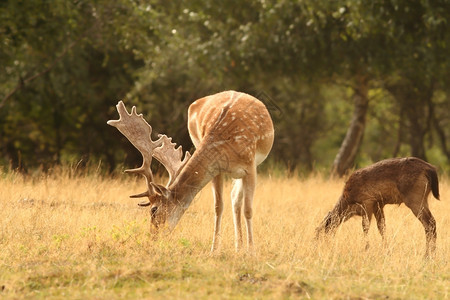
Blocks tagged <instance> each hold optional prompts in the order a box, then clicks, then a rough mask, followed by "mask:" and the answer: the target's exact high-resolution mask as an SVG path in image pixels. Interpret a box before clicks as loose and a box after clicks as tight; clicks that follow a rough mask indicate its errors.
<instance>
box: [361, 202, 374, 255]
mask: <svg viewBox="0 0 450 300" xmlns="http://www.w3.org/2000/svg"><path fill="white" fill-rule="evenodd" d="M362 209H363V212H362V228H363V232H364V239H365V240H366V250H367V249H369V236H368V233H369V228H370V220H371V219H372V214H373V205H363V207H362Z"/></svg>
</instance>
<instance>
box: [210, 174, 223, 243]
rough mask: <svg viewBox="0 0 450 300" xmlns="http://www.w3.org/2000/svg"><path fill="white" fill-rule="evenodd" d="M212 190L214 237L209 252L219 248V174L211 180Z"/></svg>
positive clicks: (220, 188) (220, 201)
mask: <svg viewBox="0 0 450 300" xmlns="http://www.w3.org/2000/svg"><path fill="white" fill-rule="evenodd" d="M212 190H213V196H214V211H215V213H216V214H215V218H214V237H213V243H212V246H211V252H213V251H214V250H217V249H218V248H219V246H220V224H221V221H222V213H223V197H222V195H223V177H222V175H221V174H219V175H217V176H216V177H214V179H213V180H212Z"/></svg>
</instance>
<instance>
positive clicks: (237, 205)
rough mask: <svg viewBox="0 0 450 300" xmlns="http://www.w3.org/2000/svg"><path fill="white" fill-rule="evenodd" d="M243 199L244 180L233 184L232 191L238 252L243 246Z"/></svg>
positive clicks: (238, 180)
mask: <svg viewBox="0 0 450 300" xmlns="http://www.w3.org/2000/svg"><path fill="white" fill-rule="evenodd" d="M242 198H243V188H242V179H235V180H234V183H233V189H232V190H231V202H232V206H233V221H234V233H235V245H236V251H237V250H239V249H240V248H241V246H242V224H241V211H242Z"/></svg>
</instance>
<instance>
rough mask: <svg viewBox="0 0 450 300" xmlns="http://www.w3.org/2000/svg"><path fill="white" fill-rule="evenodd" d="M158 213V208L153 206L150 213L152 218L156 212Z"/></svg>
mask: <svg viewBox="0 0 450 300" xmlns="http://www.w3.org/2000/svg"><path fill="white" fill-rule="evenodd" d="M157 211H158V206H153V207H152V209H151V211H150V213H151V214H152V217H154V216H155V215H156V212H157Z"/></svg>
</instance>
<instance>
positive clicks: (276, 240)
mask: <svg viewBox="0 0 450 300" xmlns="http://www.w3.org/2000/svg"><path fill="white" fill-rule="evenodd" d="M343 184H344V182H343V181H342V180H330V179H326V178H322V177H321V176H311V177H309V178H306V179H299V178H297V177H293V178H287V177H273V178H271V177H270V176H269V177H268V176H260V177H259V181H258V186H257V191H256V195H255V201H254V221H253V222H254V235H255V237H254V238H255V244H256V251H255V253H253V254H250V253H247V252H246V251H242V252H240V253H235V251H234V229H233V222H232V215H231V209H230V206H231V205H230V200H229V192H230V183H229V182H228V183H227V184H226V187H225V194H226V200H225V212H224V218H223V227H222V246H221V250H220V251H219V253H216V254H214V255H211V254H210V253H209V249H210V245H211V239H212V229H213V218H214V212H213V201H212V195H211V191H210V187H209V186H208V187H206V188H205V189H204V190H203V191H202V192H201V193H200V194H199V195H198V196H197V197H196V199H195V201H194V203H193V204H192V205H191V207H190V208H189V210H188V211H187V212H186V214H185V215H184V217H183V218H182V220H181V222H180V223H179V224H178V226H177V227H176V229H175V231H174V232H173V233H172V234H171V235H169V236H160V237H158V238H154V237H153V236H152V235H151V234H150V233H149V222H148V209H144V208H140V207H138V206H137V205H136V202H135V200H133V199H129V198H128V195H130V194H132V193H135V192H140V191H141V190H143V189H144V183H143V182H141V180H140V179H139V178H138V179H135V178H132V177H128V176H123V178H122V177H121V178H108V177H101V176H100V175H98V174H95V173H94V174H84V175H74V174H72V172H70V171H67V170H59V171H58V170H56V171H55V172H54V173H52V174H50V175H39V176H33V177H23V176H20V175H18V174H14V173H2V174H1V180H0V216H1V217H0V222H1V230H0V247H1V252H0V286H1V287H2V291H0V297H4V298H31V297H32V298H46V299H48V298H96V299H98V298H101V299H106V298H108V299H110V298H151V299H154V298H167V297H169V298H183V299H185V298H187V299H189V298H195V299H198V298H208V299H210V298H232V299H234V298H238V299H246V298H248V299H254V298H312V299H321V298H328V299H333V298H336V299H345V298H352V299H365V298H368V299H372V298H373V299H376V298H384V297H386V298H387V297H389V298H404V299H430V298H435V299H445V298H449V286H450V263H449V258H450V256H449V253H450V251H449V250H450V242H449V241H450V239H449V215H450V205H449V203H450V199H449V196H448V195H449V186H450V184H449V181H448V180H446V179H442V178H441V184H440V190H441V201H436V200H435V199H433V198H430V207H431V211H432V212H433V214H434V216H435V218H436V221H437V232H438V241H437V252H436V255H435V258H434V259H432V260H424V259H423V254H424V250H425V237H424V230H423V227H422V225H421V224H420V222H419V221H418V220H417V219H416V218H415V217H414V215H413V214H412V213H411V212H410V211H409V209H407V208H406V207H405V206H404V205H402V206H400V207H397V206H387V207H386V225H387V237H388V239H387V243H386V244H385V245H383V244H382V243H381V237H380V236H379V234H378V232H377V230H376V226H375V224H372V226H371V230H370V233H369V238H370V242H371V247H370V248H369V249H368V250H365V248H364V246H365V244H364V239H363V234H362V229H361V219H360V218H354V219H352V220H350V221H348V222H347V223H345V224H344V225H343V226H341V227H340V229H339V231H338V232H337V234H336V236H335V238H333V239H331V238H330V239H326V240H320V241H316V240H315V239H314V229H315V227H316V226H317V225H318V224H319V223H320V221H321V220H322V218H323V217H324V216H325V214H326V212H327V211H328V210H329V209H331V208H332V206H333V205H334V203H335V202H336V201H337V199H338V197H339V194H340V192H341V189H342V187H343Z"/></svg>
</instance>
